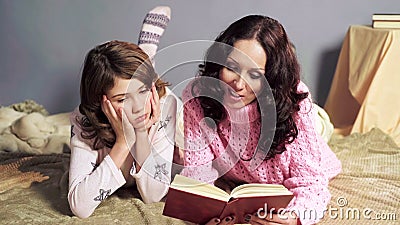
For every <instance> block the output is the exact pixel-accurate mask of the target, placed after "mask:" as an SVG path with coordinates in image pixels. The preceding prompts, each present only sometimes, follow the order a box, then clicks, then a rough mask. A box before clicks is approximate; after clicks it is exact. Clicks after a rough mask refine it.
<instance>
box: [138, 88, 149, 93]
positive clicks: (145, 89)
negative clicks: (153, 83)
mask: <svg viewBox="0 0 400 225" xmlns="http://www.w3.org/2000/svg"><path fill="white" fill-rule="evenodd" d="M149 90H150V89H148V88H144V89H142V90H140V91H139V94H144V93H147V92H148V91H149Z"/></svg>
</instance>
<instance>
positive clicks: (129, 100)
mask: <svg viewBox="0 0 400 225" xmlns="http://www.w3.org/2000/svg"><path fill="white" fill-rule="evenodd" d="M106 96H107V99H109V100H110V102H111V104H112V106H113V107H114V109H115V110H116V111H117V110H118V109H119V108H124V112H125V114H126V116H127V117H128V118H129V120H130V121H131V123H132V126H133V127H134V128H139V127H142V126H143V125H144V124H146V123H147V122H148V120H149V118H150V114H151V103H150V98H151V90H150V89H149V88H147V87H146V85H145V84H144V83H143V82H142V81H140V80H138V79H123V78H119V77H116V78H115V83H114V87H112V88H111V89H110V90H109V91H108V92H107V93H106Z"/></svg>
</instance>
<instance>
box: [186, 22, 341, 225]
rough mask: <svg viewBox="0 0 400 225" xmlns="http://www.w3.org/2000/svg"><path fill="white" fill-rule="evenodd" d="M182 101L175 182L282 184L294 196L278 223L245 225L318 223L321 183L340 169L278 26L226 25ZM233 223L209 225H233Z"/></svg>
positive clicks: (324, 199)
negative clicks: (179, 177)
mask: <svg viewBox="0 0 400 225" xmlns="http://www.w3.org/2000/svg"><path fill="white" fill-rule="evenodd" d="M183 100H184V102H185V105H184V125H185V130H184V132H185V157H184V162H185V169H184V170H183V172H182V174H183V175H185V176H189V177H192V178H196V179H198V180H202V181H205V182H210V183H214V182H215V181H216V180H217V179H218V178H219V177H221V176H222V177H221V179H222V180H224V181H225V183H233V184H235V185H237V184H241V183H274V184H283V185H284V186H286V187H287V188H288V189H289V190H290V191H292V192H293V193H294V195H295V197H294V198H293V200H292V201H291V202H290V203H289V205H288V206H287V208H286V209H285V210H286V211H285V213H284V214H283V215H280V216H277V215H275V214H270V215H268V216H266V217H265V219H263V218H259V217H257V216H256V215H255V214H248V215H243V216H244V217H245V219H246V221H247V222H249V223H255V224H257V223H258V224H276V223H282V224H297V223H301V224H313V223H316V222H317V221H318V220H319V219H320V218H321V217H322V216H323V212H324V210H325V208H326V206H327V204H328V202H329V200H330V193H329V191H328V180H329V179H331V178H333V177H334V176H336V175H337V174H338V173H339V172H340V170H341V164H340V161H339V160H338V159H337V158H336V156H335V155H334V154H333V152H332V151H331V150H330V148H329V147H328V145H327V143H326V142H324V141H323V139H322V138H321V136H320V135H319V134H318V133H317V132H316V130H315V126H314V118H315V115H313V113H314V110H311V108H312V100H311V96H310V94H309V90H308V88H307V87H306V85H305V84H304V83H302V82H301V81H300V66H299V63H298V61H297V58H296V55H295V53H294V52H293V50H292V48H291V45H290V42H289V39H288V37H287V35H286V32H285V30H284V28H283V26H282V25H281V24H280V23H279V22H278V21H276V20H274V19H272V18H269V17H266V16H261V15H250V16H246V17H243V18H241V19H239V20H238V21H236V22H234V23H233V24H231V25H230V26H229V27H228V28H227V29H226V30H225V31H223V32H222V33H221V34H220V35H219V36H218V37H217V38H216V40H215V44H213V45H212V46H211V47H210V49H209V50H208V52H207V54H206V58H205V61H204V64H203V65H201V66H200V73H199V76H198V77H197V78H196V79H195V81H193V82H192V83H191V84H190V85H189V86H188V87H187V88H186V89H185V90H184V93H183ZM273 100H274V101H273ZM271 109H273V110H271ZM275 113H276V114H275ZM271 121H272V122H271ZM307 211H308V212H310V211H312V212H313V215H315V216H312V218H310V217H307V216H305V214H306V213H307ZM236 217H237V215H232V216H230V217H227V218H224V219H223V220H222V221H221V220H220V219H217V218H216V219H213V220H211V221H210V222H209V224H233V223H234V222H235V221H236V219H235V218H236ZM282 218H283V219H282ZM284 218H286V219H284ZM272 222H275V223H272Z"/></svg>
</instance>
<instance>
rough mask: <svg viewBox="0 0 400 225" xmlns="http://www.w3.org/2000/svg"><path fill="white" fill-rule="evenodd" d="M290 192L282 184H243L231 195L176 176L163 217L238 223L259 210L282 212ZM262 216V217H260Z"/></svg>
mask: <svg viewBox="0 0 400 225" xmlns="http://www.w3.org/2000/svg"><path fill="white" fill-rule="evenodd" d="M292 198H293V193H292V192H290V191H289V190H288V189H286V188H285V187H284V186H283V185H276V184H243V185H240V186H238V187H236V188H234V189H233V190H232V191H231V193H230V194H228V193H226V192H225V191H223V190H222V189H220V188H218V187H215V186H213V185H211V184H208V183H203V182H199V181H197V180H194V179H191V178H188V177H184V176H181V175H176V176H175V178H174V181H173V182H172V183H171V186H170V188H169V191H168V194H167V199H166V202H165V206H164V211H163V215H165V216H170V217H174V218H178V219H182V220H185V221H189V222H193V223H200V224H202V223H206V222H208V221H209V220H210V219H212V218H214V217H217V218H220V219H223V218H224V217H226V216H229V215H235V217H237V218H238V221H237V222H238V223H244V216H245V215H246V214H249V213H255V212H257V211H258V210H259V209H260V208H262V210H263V213H265V209H267V210H268V213H269V212H277V211H278V210H279V209H284V208H285V207H286V206H287V205H288V204H289V202H290V200H291V199H292ZM263 215H264V214H263Z"/></svg>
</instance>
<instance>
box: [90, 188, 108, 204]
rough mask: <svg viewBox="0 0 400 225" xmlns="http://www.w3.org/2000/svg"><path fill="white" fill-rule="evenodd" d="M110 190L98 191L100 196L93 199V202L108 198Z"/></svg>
mask: <svg viewBox="0 0 400 225" xmlns="http://www.w3.org/2000/svg"><path fill="white" fill-rule="evenodd" d="M110 192H111V189H108V190H107V191H105V190H103V189H100V195H99V196H97V197H96V198H94V199H93V200H95V201H100V202H101V201H103V200H104V199H106V198H108V196H110Z"/></svg>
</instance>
